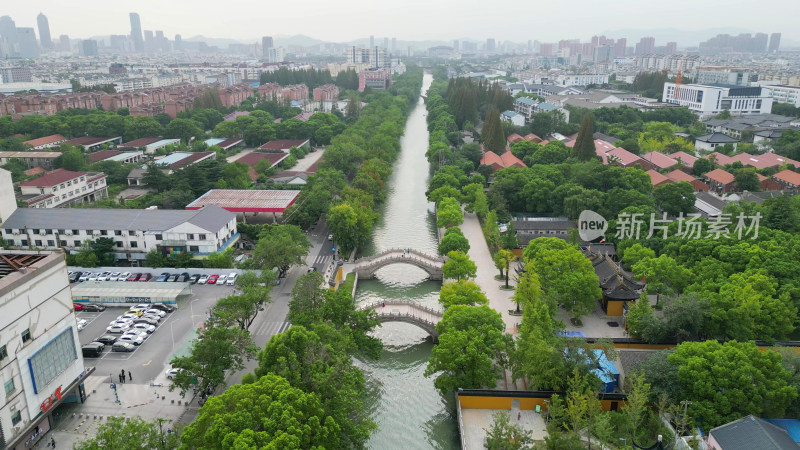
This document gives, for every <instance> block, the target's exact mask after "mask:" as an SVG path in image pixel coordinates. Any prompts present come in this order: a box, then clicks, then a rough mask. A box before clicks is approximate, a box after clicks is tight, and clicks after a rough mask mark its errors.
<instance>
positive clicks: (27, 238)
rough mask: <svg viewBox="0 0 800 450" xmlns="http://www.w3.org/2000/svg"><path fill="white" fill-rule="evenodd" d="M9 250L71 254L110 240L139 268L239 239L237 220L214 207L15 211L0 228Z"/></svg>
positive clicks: (116, 254) (217, 248) (116, 253)
mask: <svg viewBox="0 0 800 450" xmlns="http://www.w3.org/2000/svg"><path fill="white" fill-rule="evenodd" d="M0 230H2V233H3V238H4V239H5V240H6V242H7V243H8V244H9V246H11V247H15V248H34V247H35V248H39V249H45V250H56V249H64V250H66V251H70V252H75V251H79V250H80V249H81V246H82V245H83V243H84V242H85V241H86V240H90V241H93V240H96V239H98V238H109V239H112V240H113V241H114V257H115V258H116V259H117V260H118V261H123V262H128V263H130V262H132V261H137V264H140V263H141V262H143V261H144V259H145V255H146V254H147V252H149V251H151V250H158V251H160V252H163V253H164V254H177V253H186V252H188V253H192V254H195V255H203V254H208V253H213V252H217V251H221V250H225V249H226V248H228V247H229V246H231V245H232V244H233V243H235V242H236V240H237V239H238V236H239V235H238V233H237V232H236V216H235V215H234V214H233V213H230V212H228V211H225V210H224V209H222V208H219V207H217V206H214V205H209V206H207V207H205V208H203V209H201V210H197V211H184V210H165V209H154V210H141V209H83V208H61V209H34V208H19V209H17V210H16V211H15V212H14V213H13V214H11V216H10V217H9V218H8V219H7V220H6V221H5V222H3V224H2V226H0Z"/></svg>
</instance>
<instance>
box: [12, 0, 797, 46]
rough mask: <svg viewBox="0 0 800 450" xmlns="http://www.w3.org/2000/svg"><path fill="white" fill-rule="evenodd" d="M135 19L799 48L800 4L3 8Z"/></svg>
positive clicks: (54, 21) (318, 33) (277, 29)
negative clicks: (753, 40) (696, 38)
mask: <svg viewBox="0 0 800 450" xmlns="http://www.w3.org/2000/svg"><path fill="white" fill-rule="evenodd" d="M131 11H135V12H138V13H139V15H140V17H141V19H142V28H143V29H145V30H163V31H164V34H165V35H166V36H168V37H169V38H170V39H171V38H172V37H173V36H174V35H175V34H181V35H182V36H183V37H184V38H188V37H191V36H195V35H204V36H208V37H219V38H223V37H227V38H233V39H242V40H248V41H250V40H255V39H257V38H259V37H260V36H264V35H295V34H304V35H307V36H310V37H314V38H318V39H322V40H327V41H334V42H343V41H349V40H353V39H358V38H364V37H368V36H369V35H371V34H372V35H375V36H376V37H383V36H395V37H397V38H398V39H399V40H427V39H442V40H452V39H456V38H468V37H470V38H474V39H477V40H482V39H485V38H487V37H493V38H495V39H497V40H498V41H502V40H514V41H520V42H523V41H527V40H528V39H538V40H540V41H544V42H549V41H555V40H558V39H566V38H581V39H583V40H587V39H589V38H590V37H591V36H592V35H593V34H598V33H602V32H604V31H607V30H643V31H644V30H647V29H649V28H674V29H678V30H686V31H691V30H705V29H720V28H734V29H743V30H747V31H753V32H756V31H758V32H765V33H772V32H781V33H783V36H784V39H787V38H789V39H794V40H800V27H798V26H797V23H798V22H797V21H798V18H799V17H800V1H798V0H761V1H759V2H757V3H754V2H752V1H747V2H745V1H742V0H724V1H723V0H606V1H602V0H560V1H559V0H550V1H547V2H545V1H541V0H505V1H486V0H399V1H398V0H395V1H391V0H388V1H387V0H369V1H367V0H303V1H292V0H288V1H282V0H259V1H256V0H234V1H230V2H221V1H208V0H193V1H188V0H137V1H135V2H134V1H121V0H71V1H66V0H37V1H30V0H29V1H14V0H5V1H3V6H2V8H1V9H0V15H9V16H11V17H12V19H14V21H15V22H16V24H17V26H18V27H36V15H37V14H39V12H43V13H44V14H45V15H46V16H47V17H48V19H49V21H50V30H51V34H52V36H53V38H54V39H57V38H58V36H59V35H61V34H68V35H69V36H70V37H73V38H86V37H90V36H95V35H108V34H129V33H130V22H129V19H128V13H129V12H131ZM631 34H633V33H631ZM637 34H644V33H637ZM37 35H38V31H37ZM688 35H689V33H687V36H688ZM609 37H612V38H613V37H617V36H611V35H609ZM620 37H622V36H620ZM677 37H680V34H678V35H677V36H676V38H677ZM704 37H705V36H704ZM707 37H710V36H707ZM689 39H691V38H689ZM658 44H659V42H657V45H658ZM680 44H681V42H680V41H679V45H680ZM629 45H631V43H630V42H629Z"/></svg>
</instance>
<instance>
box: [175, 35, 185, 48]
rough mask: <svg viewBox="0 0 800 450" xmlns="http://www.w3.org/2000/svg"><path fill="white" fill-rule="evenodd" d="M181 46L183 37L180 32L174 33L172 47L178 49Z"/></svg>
mask: <svg viewBox="0 0 800 450" xmlns="http://www.w3.org/2000/svg"><path fill="white" fill-rule="evenodd" d="M182 46H183V37H181V35H180V34H176V35H175V45H174V49H175V50H180V49H181V47H182Z"/></svg>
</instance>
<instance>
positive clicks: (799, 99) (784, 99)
mask: <svg viewBox="0 0 800 450" xmlns="http://www.w3.org/2000/svg"><path fill="white" fill-rule="evenodd" d="M764 90H765V91H766V92H767V95H769V96H771V97H772V100H774V101H776V102H778V103H788V104H790V105H794V106H796V107H800V86H785V85H780V84H779V85H772V86H764Z"/></svg>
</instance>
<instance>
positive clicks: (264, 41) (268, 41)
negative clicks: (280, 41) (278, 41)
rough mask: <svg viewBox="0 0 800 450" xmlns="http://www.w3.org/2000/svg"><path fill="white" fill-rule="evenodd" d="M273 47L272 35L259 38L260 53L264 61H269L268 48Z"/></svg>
mask: <svg viewBox="0 0 800 450" xmlns="http://www.w3.org/2000/svg"><path fill="white" fill-rule="evenodd" d="M274 47H275V45H274V44H273V42H272V36H263V37H262V38H261V55H262V58H263V59H264V60H265V61H269V59H270V58H269V56H270V53H269V52H270V49H271V48H274Z"/></svg>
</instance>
